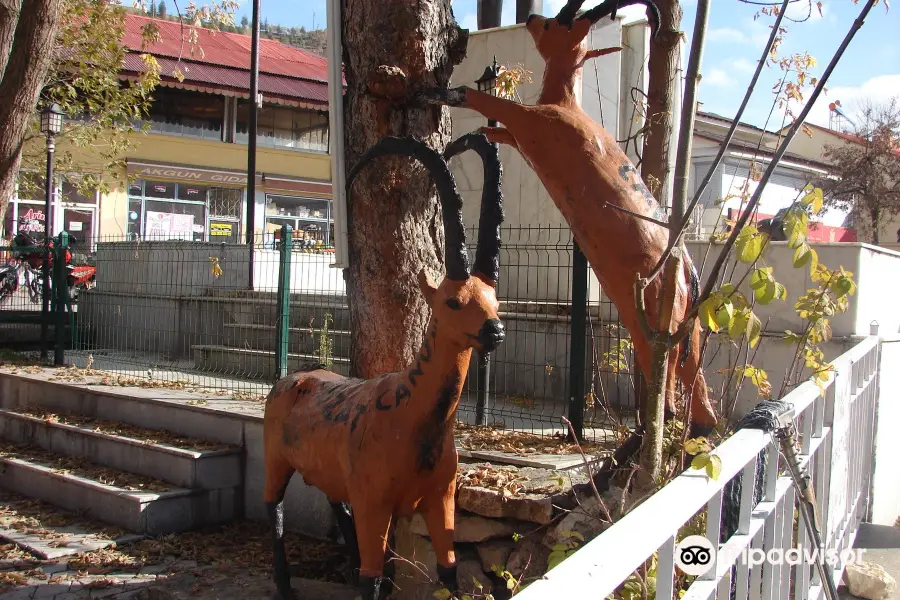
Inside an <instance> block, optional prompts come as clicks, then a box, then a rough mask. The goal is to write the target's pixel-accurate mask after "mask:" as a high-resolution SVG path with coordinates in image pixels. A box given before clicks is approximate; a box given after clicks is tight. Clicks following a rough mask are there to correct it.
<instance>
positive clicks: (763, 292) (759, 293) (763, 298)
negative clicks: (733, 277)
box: [756, 279, 778, 304]
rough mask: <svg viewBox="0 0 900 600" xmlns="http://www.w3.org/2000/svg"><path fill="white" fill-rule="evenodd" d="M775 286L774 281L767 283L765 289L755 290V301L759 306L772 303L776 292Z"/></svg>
mask: <svg viewBox="0 0 900 600" xmlns="http://www.w3.org/2000/svg"><path fill="white" fill-rule="evenodd" d="M777 285H778V284H776V283H775V280H774V279H770V280H769V281H767V282H766V285H765V287H762V288H760V289H758V290H756V301H757V302H759V303H760V304H769V303H770V302H772V300H774V299H775V294H776V292H778V288H777Z"/></svg>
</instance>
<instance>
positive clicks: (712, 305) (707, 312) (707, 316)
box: [699, 298, 719, 331]
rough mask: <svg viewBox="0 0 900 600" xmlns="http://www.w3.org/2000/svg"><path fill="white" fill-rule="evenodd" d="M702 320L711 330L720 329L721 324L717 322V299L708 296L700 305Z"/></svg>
mask: <svg viewBox="0 0 900 600" xmlns="http://www.w3.org/2000/svg"><path fill="white" fill-rule="evenodd" d="M699 315H700V322H701V323H702V324H703V325H704V326H705V327H706V328H707V329H709V330H710V331H719V325H718V323H716V300H715V299H714V298H707V299H706V300H704V301H703V304H701V305H700V311H699Z"/></svg>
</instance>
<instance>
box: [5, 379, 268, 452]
mask: <svg viewBox="0 0 900 600" xmlns="http://www.w3.org/2000/svg"><path fill="white" fill-rule="evenodd" d="M48 379H49V375H47V374H43V373H42V374H41V375H39V376H38V375H29V374H25V375H23V376H16V375H8V376H7V375H4V374H3V373H0V408H5V409H11V410H15V411H29V410H33V409H38V408H42V409H46V410H48V411H51V412H55V413H65V414H76V415H80V416H83V417H87V418H93V419H101V420H104V421H117V422H119V423H127V424H129V425H134V426H137V427H143V428H145V429H154V430H159V431H170V432H172V433H175V434H178V435H183V436H188V437H192V438H197V439H202V440H209V441H213V442H220V443H222V444H227V445H231V446H237V447H239V446H242V445H243V444H244V423H243V421H242V418H241V416H240V415H235V414H234V413H233V412H232V410H233V407H232V406H231V405H233V404H234V402H233V401H230V400H228V399H227V398H219V397H217V396H211V397H210V398H209V400H208V401H206V400H204V403H205V404H208V405H209V406H201V405H200V403H199V402H198V401H197V395H196V394H191V393H189V392H182V391H180V390H172V389H166V388H146V389H144V388H121V387H116V386H103V385H92V386H90V387H89V388H87V387H85V386H82V385H79V384H71V383H67V382H62V381H49V380H48ZM188 401H189V402H188ZM192 403H193V404H192ZM211 406H222V407H223V408H221V409H210V407H211ZM260 412H261V411H260Z"/></svg>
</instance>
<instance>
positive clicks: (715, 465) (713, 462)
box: [706, 454, 722, 480]
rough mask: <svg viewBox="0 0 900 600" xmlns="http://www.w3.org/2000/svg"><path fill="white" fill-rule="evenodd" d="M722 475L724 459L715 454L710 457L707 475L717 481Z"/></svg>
mask: <svg viewBox="0 0 900 600" xmlns="http://www.w3.org/2000/svg"><path fill="white" fill-rule="evenodd" d="M721 473H722V459H721V458H719V457H718V456H716V455H715V454H713V455H711V456H710V457H709V462H708V463H706V474H707V475H709V478H710V479H712V480H717V479H718V478H719V475H721Z"/></svg>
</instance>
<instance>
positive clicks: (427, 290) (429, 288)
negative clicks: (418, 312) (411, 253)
mask: <svg viewBox="0 0 900 600" xmlns="http://www.w3.org/2000/svg"><path fill="white" fill-rule="evenodd" d="M419 289H420V290H421V291H422V295H423V296H425V302H427V303H428V304H429V305H430V304H431V301H432V299H433V298H434V294H435V293H436V292H437V286H436V285H434V282H432V281H431V277H429V276H428V273H426V272H425V269H422V270H421V271H419Z"/></svg>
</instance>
